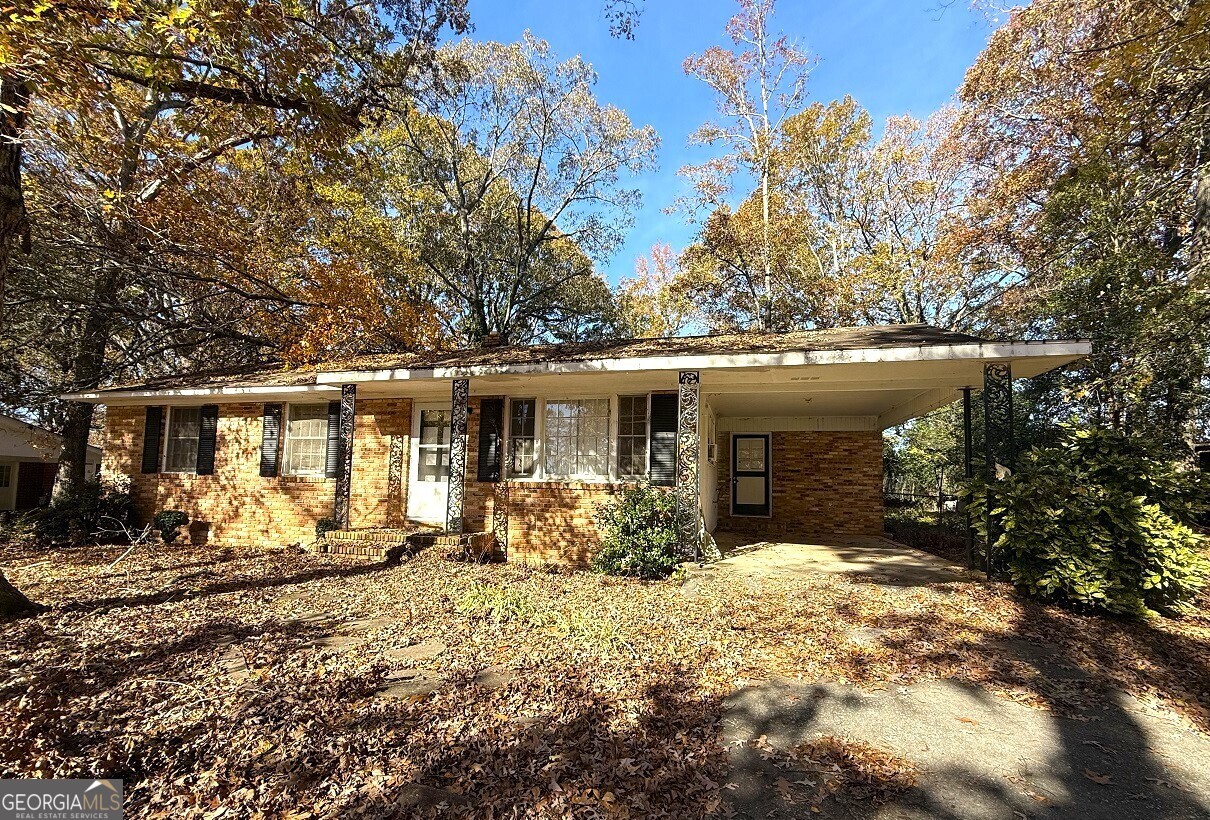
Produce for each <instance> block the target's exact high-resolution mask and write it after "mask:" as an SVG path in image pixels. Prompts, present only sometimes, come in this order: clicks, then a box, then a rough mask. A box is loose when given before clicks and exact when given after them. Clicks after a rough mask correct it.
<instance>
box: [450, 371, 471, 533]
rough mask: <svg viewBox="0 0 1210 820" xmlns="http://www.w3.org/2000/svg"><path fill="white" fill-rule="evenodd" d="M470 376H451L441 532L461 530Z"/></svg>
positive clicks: (464, 491)
mask: <svg viewBox="0 0 1210 820" xmlns="http://www.w3.org/2000/svg"><path fill="white" fill-rule="evenodd" d="M470 394H471V382H470V379H454V390H453V395H452V398H451V401H450V410H451V411H452V415H451V418H450V477H449V494H448V496H447V498H446V502H445V531H446V532H447V533H450V534H451V535H460V534H461V533H462V501H463V498H464V496H465V495H466V413H467V404H468V402H469V401H470Z"/></svg>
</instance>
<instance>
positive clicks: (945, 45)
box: [469, 0, 991, 284]
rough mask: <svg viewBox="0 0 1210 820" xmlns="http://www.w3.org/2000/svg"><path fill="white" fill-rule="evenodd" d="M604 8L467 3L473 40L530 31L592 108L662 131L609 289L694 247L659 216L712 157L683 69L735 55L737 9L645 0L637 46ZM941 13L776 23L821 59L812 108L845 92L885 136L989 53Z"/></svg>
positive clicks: (796, 1)
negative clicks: (693, 168) (584, 70)
mask: <svg viewBox="0 0 1210 820" xmlns="http://www.w3.org/2000/svg"><path fill="white" fill-rule="evenodd" d="M603 5H604V0H563V2H551V0H469V7H470V12H471V19H472V21H473V22H474V25H475V31H474V33H473V35H472V36H473V37H475V38H476V39H482V40H498V41H501V42H511V41H515V40H518V39H520V37H521V34H522V33H523V32H524V31H525V30H526V29H528V30H529V31H531V32H533V33H534V34H535V35H537V36H539V37H541V38H543V39H545V40H547V41H549V42H550V44H551V46H552V48H553V49H554V51H555V53H556V54H557V55H558V56H559V57H560V58H567V57H571V56H574V55H577V54H578V55H580V56H582V57H583V58H584V59H586V60H588V61H589V62H590V63H592V65H593V67H594V68H595V69H596V71H597V74H598V75H599V77H600V80H599V83H598V85H597V97H598V99H600V100H602V101H604V102H608V103H611V104H613V105H616V106H618V107H619V108H621V109H623V110H624V111H626V113H627V114H629V115H630V118H631V120H632V121H633V122H635V123H636V124H640V125H653V126H655V129H656V131H657V132H659V135H660V138H661V141H662V142H661V145H660V154H659V166H658V168H657V170H655V171H653V172H649V173H647V174H646V175H644V176H643V177H642V178H640V179H639V180H637V185H638V187H639V188H640V189H641V190H642V191H643V208H642V210H641V211H640V212H639V213H638V214H636V218H635V223H634V226H633V227H632V228H631V229H630V231H629V233H628V236H627V240H626V243H625V244H624V245H623V246H622V248H621V249H620V250H619V251H618V252H617V253H616V254H615V255H614V256H613V257H612V258H611V259H609V260H608V261H607V262H605V264H604V265H602V273H604V274H605V275H606V277H607V278H608V279H609V281H610V282H611V283H614V284H616V283H617V281H618V280H619V279H620V278H621V277H623V276H628V275H630V274H631V273H632V272H633V270H634V262H635V259H636V258H637V257H639V256H642V255H644V254H646V253H647V252H648V250H649V249H650V248H651V246H652V245H653V244H655V243H656V242H667V243H668V244H670V245H672V247H673V248H674V249H676V250H680V249H681V248H682V247H684V246H685V245H687V244H689V242H690V241H692V237H693V227H692V226H690V225H688V224H686V222H685V218H684V216H683V215H680V214H665V213H664V209H665V208H666V207H668V206H669V205H670V204H671V203H672V202H673V201H674V200H675V199H676V198H677V197H678V196H680V195H681V194H682V193H684V192H685V190H686V188H685V184H684V182H683V180H682V179H681V178H680V177H678V176H677V170H678V169H679V168H681V167H682V166H683V165H685V164H688V163H697V162H701V161H702V160H703V159H705V158H706V157H708V156H709V155H710V153H709V151H707V150H706V149H703V148H700V147H699V148H693V149H690V148H689V147H688V146H687V145H686V142H687V139H688V136H689V134H690V133H692V132H693V130H694V129H696V128H697V126H698V125H700V124H701V123H702V122H703V121H705V120H707V119H709V118H710V117H712V116H713V114H714V111H715V108H714V100H713V98H712V96H711V94H710V93H709V90H708V89H707V88H706V86H705V85H704V84H703V83H702V82H700V81H698V80H693V79H690V78H689V77H686V76H685V74H684V71H683V70H682V69H681V63H682V62H683V61H684V59H685V57H687V56H688V55H690V54H693V53H698V52H701V51H703V50H704V49H706V48H708V47H710V46H711V45H727V46H730V45H731V42H730V40H729V39H726V36H725V34H724V32H723V27H724V26H725V24H726V22H727V20H728V19H729V18H730V17H731V16H732V15H733V14H734V13H735V11H736V8H737V7H736V3H735V0H696V1H695V0H647V3H646V10H645V12H644V14H643V17H642V19H641V21H640V23H639V27H638V30H637V32H636V35H635V39H634V40H633V41H626V40H618V39H615V38H613V37H610V36H609V26H608V24H607V22H606V21H605V19H604V15H603V13H602V8H603ZM940 6H941V0H834V1H833V2H827V0H780V2H779V3H778V5H777V13H776V15H775V16H774V24H775V28H776V29H778V30H780V31H783V32H785V33H786V34H789V35H791V36H792V37H794V38H796V39H797V40H798V41H799V42H800V43H801V44H802V45H804V46H806V48H807V49H808V50H809V51H810V52H811V53H812V54H814V55H815V56H816V57H817V58H818V59H819V63H818V65H817V66H816V68H815V70H814V71H813V72H812V74H811V79H810V82H809V91H810V97H811V100H812V101H819V102H825V103H826V102H829V101H831V100H833V99H837V98H840V97H843V96H844V95H845V94H851V95H852V96H853V97H854V98H855V99H856V100H857V102H858V103H860V104H861V105H862V106H864V107H865V108H866V109H867V110H869V112H870V114H871V115H872V116H873V118H874V122H875V123H876V125H877V126H878V127H881V123H882V122H883V121H885V119H886V118H887V117H888V116H891V115H894V114H912V115H913V116H917V117H921V118H923V117H926V116H928V115H929V114H930V113H931V112H932V111H934V110H936V109H937V108H938V107H939V106H941V105H943V104H944V103H945V102H946V101H948V100H949V99H951V98H952V97H953V95H954V92H955V91H956V90H957V88H958V86H959V85H960V84H961V82H962V76H963V74H964V72H965V71H966V68H967V67H968V66H969V65H970V64H971V63H972V62H974V59H975V57H976V56H977V55H978V54H979V52H980V51H982V50H983V47H984V46H985V45H986V43H987V38H988V36H989V34H990V33H991V26H990V24H989V22H988V21H987V20H986V18H985V17H984V16H983V15H982V14H981V13H979V12H976V11H972V10H971V9H970V8H969V4H968V3H966V2H965V0H958V2H956V3H954V4H953V5H952V6H951V7H948V8H945V9H944V10H942V9H941V8H940Z"/></svg>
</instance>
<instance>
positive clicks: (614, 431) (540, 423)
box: [504, 391, 651, 484]
mask: <svg viewBox="0 0 1210 820" xmlns="http://www.w3.org/2000/svg"><path fill="white" fill-rule="evenodd" d="M624 395H627V396H638V395H640V394H639V393H637V392H636V393H626V394H624ZM589 399H606V400H608V401H609V440H608V443H607V445H606V449H607V450H608V452H607V454H606V465H607V468H608V473H607V474H605V475H550V474H548V473H547V472H546V453H545V445H546V403H547V402H548V401H551V402H560V401H584V400H589ZM514 401H533V402H534V458H535V460H536V463H535V466H534V474H533V475H531V476H514V475H512V464H513V449H512V448H513V432H512V417H513V402H514ZM506 411H507V412H506V417H505V430H504V432H505V437H504V453H505V454H506V456H507V467H508V469H507V470H506V471H505V478H506V479H507V480H508V481H517V482H542V481H549V482H566V483H574V484H617V483H619V482H623V481H640V480H642V478H643V477H642V476H625V477H622V478H619V477H618V394H617V393H613V394H604V393H581V392H575V391H572V392H568V393H548V394H536V395H535V394H529V395H524V396H509V397H508V407H507V408H506ZM647 413H648V417H649V420H648V423H649V424H650V414H651V394H650V393H648V394H647ZM650 457H651V454H650V453H648V459H650ZM648 468H649V469H650V463H649V464H648Z"/></svg>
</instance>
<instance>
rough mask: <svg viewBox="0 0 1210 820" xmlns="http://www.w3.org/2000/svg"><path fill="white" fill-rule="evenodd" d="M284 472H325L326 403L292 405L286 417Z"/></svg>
mask: <svg viewBox="0 0 1210 820" xmlns="http://www.w3.org/2000/svg"><path fill="white" fill-rule="evenodd" d="M283 466H284V470H283V472H284V473H285V474H286V475H324V474H325V472H326V471H327V468H328V405H326V404H291V405H290V408H289V413H288V415H287V416H286V452H285V458H284V459H283Z"/></svg>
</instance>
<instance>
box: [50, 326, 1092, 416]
mask: <svg viewBox="0 0 1210 820" xmlns="http://www.w3.org/2000/svg"><path fill="white" fill-rule="evenodd" d="M1091 350H1092V345H1091V343H1090V342H1088V341H1086V340H1062V341H1013V342H996V343H977V344H953V345H922V346H918V347H884V348H869V349H857V350H814V351H791V352H785V353H735V354H726V355H708V356H707V355H702V356H668V357H662V356H648V357H642V358H621V359H599V360H589V361H572V362H536V363H530V364H513V365H478V366H474V367H444V368H418V369H404V368H393V369H383V370H366V371H359V370H345V371H340V370H332V371H320V372H319V373H318V374H317V375H316V383H315V384H313V385H289V386H286V385H272V384H263V385H239V386H219V387H193V388H173V389H163V390H129V391H95V392H82V393H73V394H67V395H65V396H64V398H66V399H73V400H76V401H88V402H94V403H97V404H109V405H114V406H120V405H132V404H133V405H139V404H150V403H152V402H155V401H161V402H171V403H174V404H206V403H211V402H227V403H230V402H241V401H316V400H328V399H333V398H337V397H339V395H340V386H341V385H343V384H356V385H357V386H358V395H359V397H361V396H364V397H367V398H375V397H384V398H385V397H392V396H408V397H415V398H418V399H422V400H432V401H441V400H444V399H447V398H448V396H449V382H450V381H451V380H453V379H457V378H469V379H470V381H471V393H472V395H500V394H502V393H503V394H507V395H515V396H516V395H524V394H526V393H530V394H533V395H547V396H549V395H555V394H563V395H566V396H569V397H574V396H576V395H590V394H592V393H601V392H607V393H614V392H625V391H634V392H645V391H650V390H667V389H669V388H673V387H675V385H676V374H677V373H678V372H679V371H682V370H696V371H698V372H699V373H700V378H701V383H700V384H701V386H700V390H701V395H702V398H703V400H704V401H706V402H708V403H709V404H710V405H711V407H712V408H713V409H714V411H715V413H716V414H718V415H721V416H730V417H747V418H760V417H801V416H827V417H854V418H861V419H862V420H863V421H862V424H863V425H865V426H866V427H868V428H876V429H885V428H886V427H893V426H895V425H897V424H901V423H903V422H904V421H907V420H909V419H911V418H915V417H916V416H920V415H924V414H925V413H928V412H931V411H932V410H935V409H937V408H938V407H942V406H944V405H946V404H949V403H951V402H953V401H955V400H957V399H958V398H959V397H960V395H961V390H962V388H964V387H975V388H977V387H980V386H981V385H982V383H983V367H984V365H986V364H990V363H993V362H1001V363H1005V362H1006V363H1009V364H1010V365H1011V366H1012V371H1013V376H1014V377H1016V378H1027V377H1031V376H1037V375H1039V374H1041V373H1045V372H1047V371H1049V370H1052V369H1054V368H1056V367H1061V366H1063V365H1065V364H1068V363H1070V362H1073V361H1076V360H1077V359H1080V358H1082V357H1084V356H1086V355H1088V354H1089V353H1090V352H1091ZM603 376H608V377H611V378H609V381H611V382H614V383H613V384H610V385H609V386H607V387H606V386H604V385H602V377H603ZM619 378H621V379H623V380H624V384H617V383H616V380H617V379H619ZM863 429H864V428H863Z"/></svg>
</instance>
